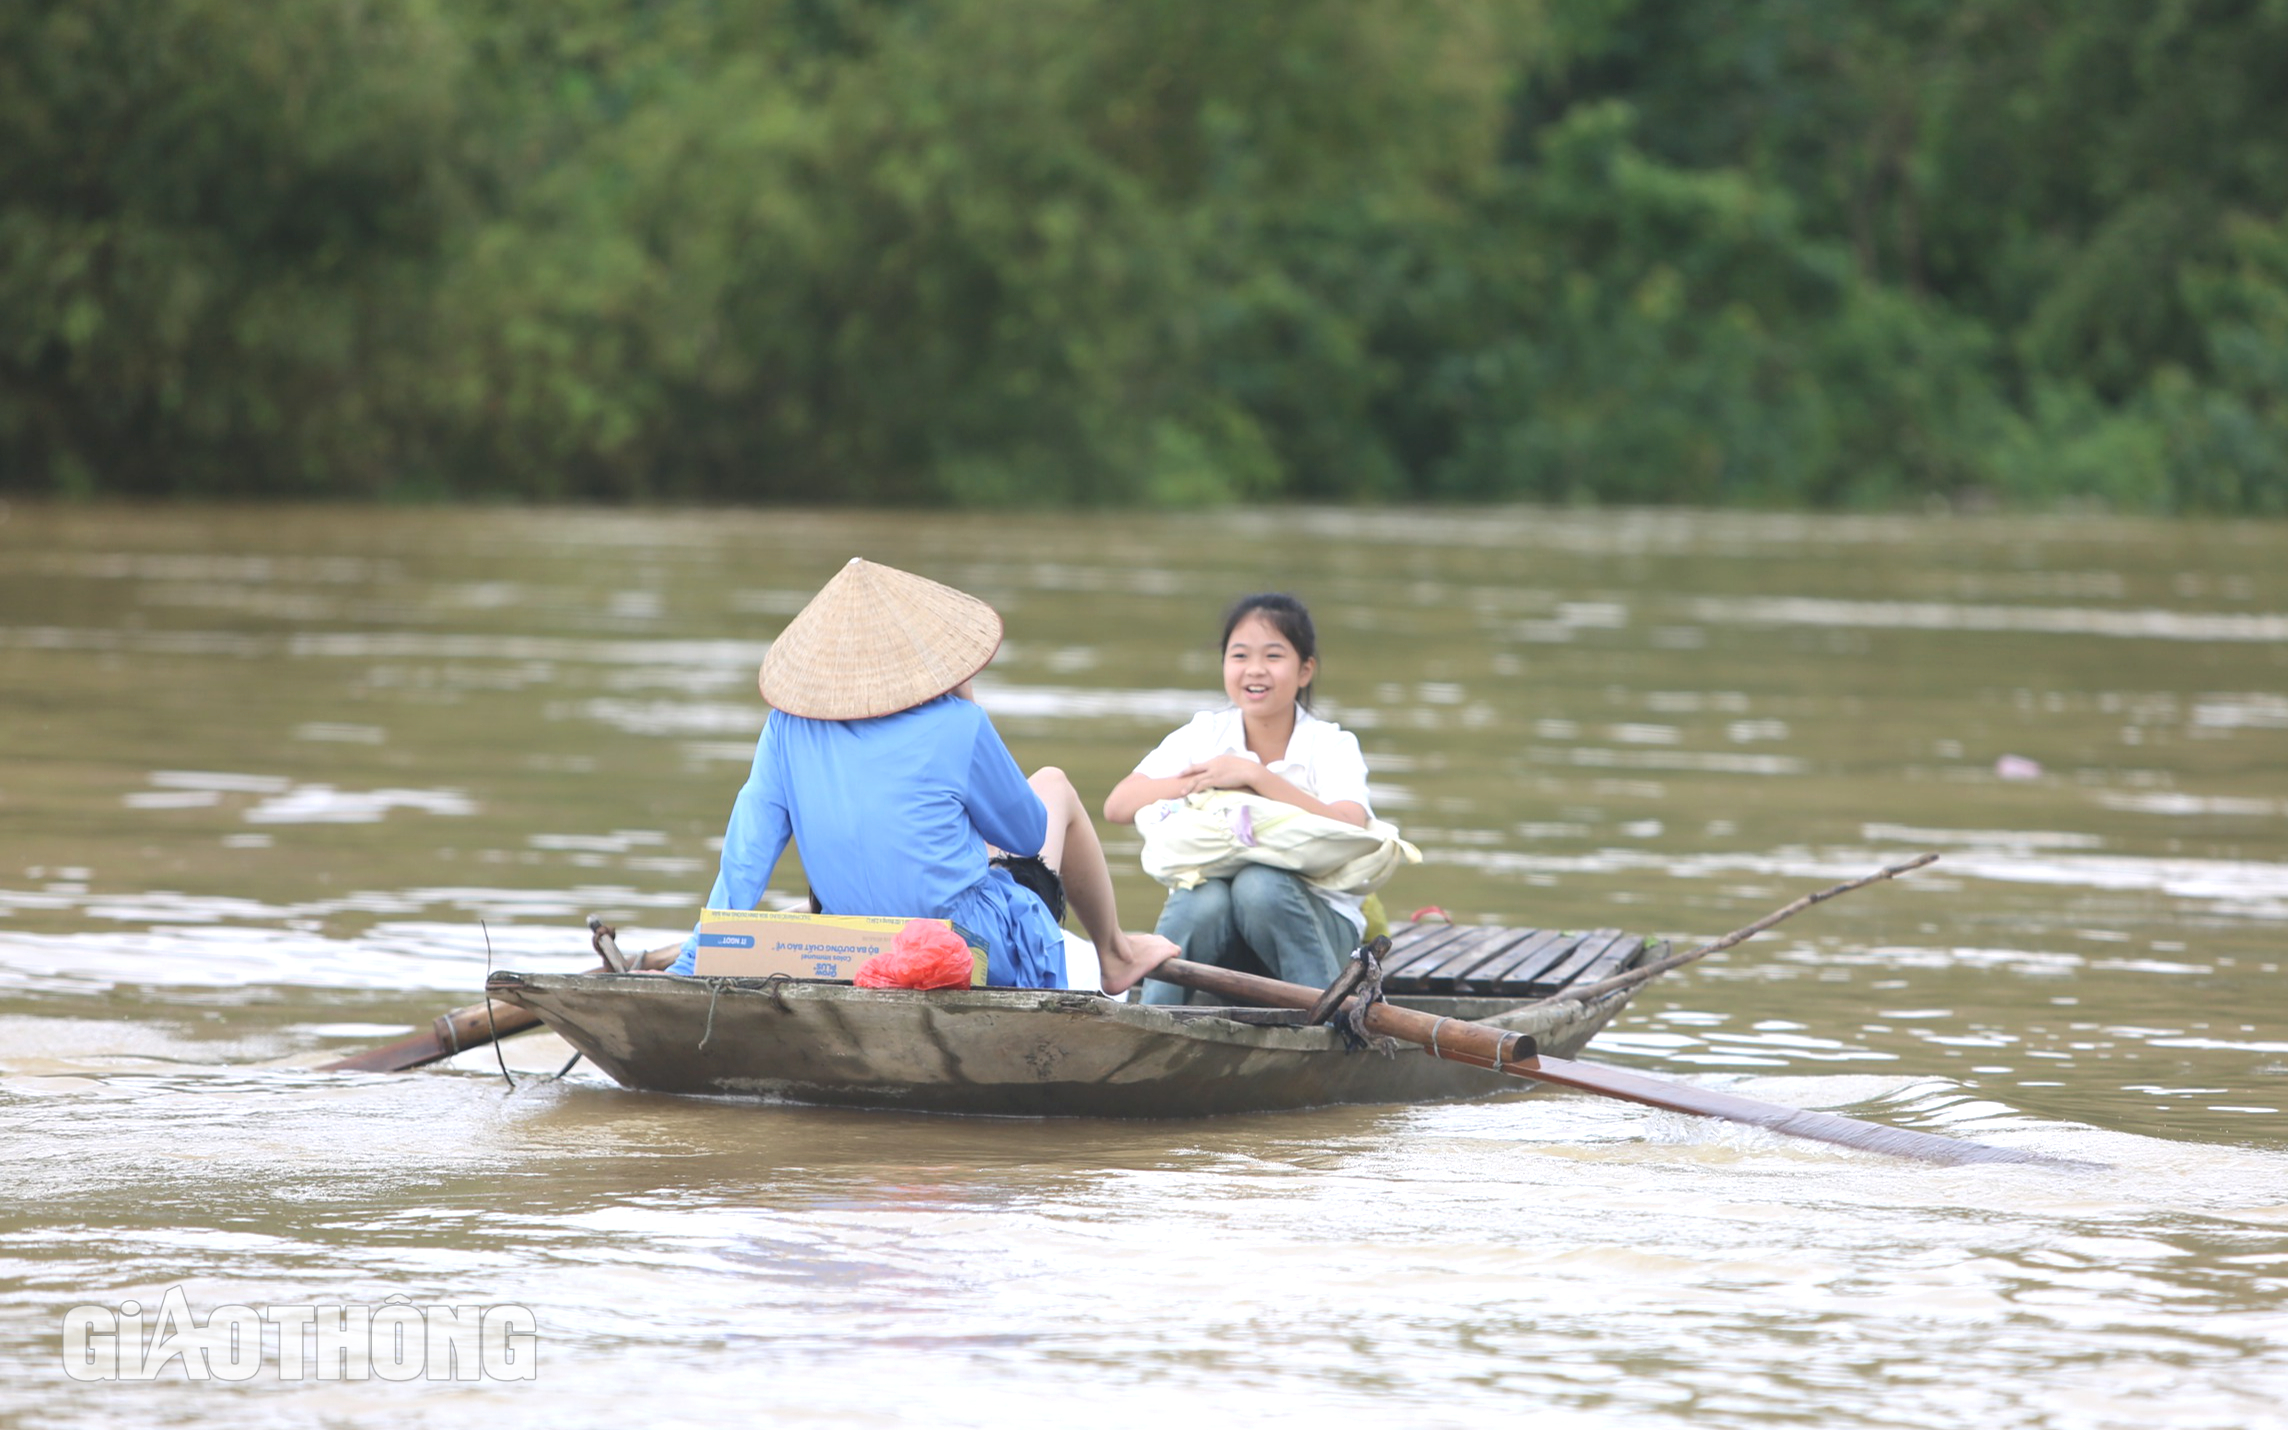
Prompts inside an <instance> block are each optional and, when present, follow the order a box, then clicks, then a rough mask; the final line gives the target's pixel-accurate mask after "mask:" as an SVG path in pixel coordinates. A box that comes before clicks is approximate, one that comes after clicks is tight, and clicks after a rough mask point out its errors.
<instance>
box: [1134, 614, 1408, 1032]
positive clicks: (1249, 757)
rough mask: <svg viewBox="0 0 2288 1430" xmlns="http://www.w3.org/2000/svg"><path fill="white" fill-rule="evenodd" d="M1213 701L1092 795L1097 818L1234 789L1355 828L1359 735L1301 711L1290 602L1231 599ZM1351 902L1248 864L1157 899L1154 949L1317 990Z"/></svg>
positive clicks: (1306, 631)
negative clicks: (1218, 690)
mask: <svg viewBox="0 0 2288 1430" xmlns="http://www.w3.org/2000/svg"><path fill="white" fill-rule="evenodd" d="M1222 650H1223V691H1224V694H1225V695H1226V696H1228V697H1229V698H1230V700H1231V704H1230V705H1229V706H1228V707H1226V708H1224V709H1221V710H1203V711H1201V712H1200V713H1199V714H1197V715H1195V716H1193V717H1192V719H1191V723H1189V724H1187V725H1185V726H1184V727H1183V728H1182V729H1180V730H1177V731H1176V732H1175V733H1173V734H1171V735H1169V736H1168V738H1167V739H1165V740H1162V741H1161V742H1160V745H1159V748H1158V749H1155V750H1154V751H1152V753H1151V754H1149V755H1146V756H1145V757H1144V759H1143V761H1142V762H1141V763H1139V764H1138V765H1137V766H1136V770H1135V772H1134V773H1133V774H1131V775H1129V776H1128V777H1127V778H1126V779H1124V780H1122V781H1121V782H1120V783H1119V784H1118V785H1116V786H1114V787H1113V791H1112V793H1111V794H1110V795H1108V796H1106V797H1105V801H1104V817H1105V818H1106V819H1109V820H1111V821H1112V822H1113V823H1115V824H1133V823H1134V822H1135V820H1136V813H1137V811H1138V810H1140V809H1143V808H1144V807H1145V806H1146V805H1149V804H1151V803H1153V802H1154V801H1156V800H1163V799H1181V798H1183V797H1184V796H1185V795H1188V794H1192V793H1195V792H1197V791H1199V790H1206V789H1228V790H1247V791H1250V792H1252V793H1254V794H1257V795H1261V796H1262V797H1264V798H1266V799H1274V800H1278V801H1279V802H1280V803H1282V804H1290V805H1293V806H1295V807H1296V808H1297V809H1301V810H1306V811H1308V812H1310V813H1312V814H1317V815H1323V816H1325V817H1326V818H1329V819H1339V820H1341V821H1343V822H1344V823H1346V824H1355V825H1358V826H1360V827H1362V828H1363V827H1364V826H1365V825H1366V823H1367V821H1368V820H1369V819H1370V818H1372V816H1373V811H1372V810H1371V809H1370V808H1369V806H1368V804H1367V791H1366V758H1365V757H1364V756H1363V755H1361V754H1360V753H1359V743H1358V737H1357V736H1356V735H1353V734H1351V733H1350V732H1349V731H1347V730H1345V729H1343V727H1342V726H1340V725H1337V724H1335V723H1334V722H1332V721H1329V720H1321V719H1320V718H1319V717H1317V716H1316V715H1313V714H1312V713H1311V682H1312V680H1313V679H1314V678H1315V677H1316V676H1317V675H1318V673H1319V658H1318V655H1319V652H1318V636H1317V634H1316V632H1314V631H1313V630H1312V628H1311V613H1310V612H1309V611H1307V610H1305V609H1304V608H1303V603H1302V602H1301V601H1298V600H1296V599H1295V598H1294V597H1293V596H1289V595H1284V594H1272V593H1267V594H1263V595H1255V596H1244V597H1241V598H1240V600H1239V601H1238V602H1237V603H1236V604H1235V605H1233V606H1232V608H1231V611H1230V613H1229V614H1228V615H1226V616H1225V617H1224V623H1223V645H1222ZM1359 904H1360V900H1359V898H1358V897H1357V896H1355V895H1351V894H1338V893H1333V892H1329V891H1327V890H1323V889H1319V888H1317V887H1315V886H1313V885H1311V884H1309V883H1307V882H1306V881H1304V880H1303V879H1302V878H1301V877H1300V876H1298V875H1296V874H1293V873H1290V872H1288V871H1287V870H1284V869H1274V868H1271V867H1270V866H1268V865H1261V864H1251V865H1249V866H1247V867H1246V868H1244V869H1242V870H1241V871H1240V872H1239V873H1237V874H1235V875H1233V876H1232V877H1230V878H1228V879H1206V880H1203V881H1202V882H1201V883H1200V884H1199V886H1198V887H1196V888H1191V889H1178V890H1175V891H1174V892H1172V893H1170V894H1169V895H1168V906H1167V908H1166V909H1165V910H1163V911H1162V912H1161V914H1160V923H1159V927H1158V928H1157V929H1156V930H1155V932H1157V933H1158V934H1159V935H1160V936H1161V937H1163V938H1167V939H1172V940H1174V941H1175V943H1176V944H1178V945H1179V946H1180V947H1182V949H1183V950H1184V957H1186V958H1188V959H1191V960H1193V961H1194V962H1197V963H1213V964H1219V965H1222V966H1224V967H1227V968H1240V969H1244V970H1246V971H1248V972H1256V971H1262V972H1267V973H1269V974H1270V975H1271V976H1273V977H1275V978H1283V979H1286V980H1287V981H1288V982H1290V983H1304V984H1309V985H1310V986H1311V987H1313V988H1324V987H1326V986H1327V985H1328V984H1329V983H1332V982H1333V981H1334V978H1335V974H1336V973H1337V972H1338V971H1339V970H1340V969H1341V967H1342V962H1343V959H1344V958H1346V957H1347V956H1348V955H1349V953H1350V951H1351V950H1352V949H1354V948H1356V947H1357V946H1358V941H1359V936H1360V934H1361V933H1362V932H1363V931H1364V930H1365V928H1366V918H1365V915H1363V914H1362V913H1360V911H1359ZM1183 998H1184V993H1183V990H1182V989H1180V988H1177V987H1176V986H1174V985H1173V984H1168V983H1161V982H1157V981H1153V982H1148V983H1146V984H1145V985H1144V1001H1145V1002H1147V1003H1180V1002H1182V1001H1183Z"/></svg>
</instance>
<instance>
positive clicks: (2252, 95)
mask: <svg viewBox="0 0 2288 1430" xmlns="http://www.w3.org/2000/svg"><path fill="white" fill-rule="evenodd" d="M0 490H13V491H18V492H31V493H61V494H74V495H79V494H98V493H101V494H123V495H124V494H153V495H157V494H171V495H213V496H279V497H300V496H346V497H360V498H421V497H428V496H453V497H460V496H469V497H482V496H511V497H531V498H553V497H578V498H591V499H593V498H601V499H611V500H628V499H649V498H667V499H692V500H711V501H726V500H728V501H744V500H766V501H767V500H802V501H819V500H826V501H852V502H916V503H965V504H991V503H1006V502H1016V501H1029V502H1053V503H1078V502H1142V503H1156V504H1185V503H1199V502H1213V501H1220V500H1230V499H1269V498H1280V497H1297V498H1312V499H1334V500H1376V499H1393V500H1395V499H1423V498H1430V499H1458V500H1498V499H1507V498H1532V499H1540V500H1561V501H1563V500H1600V501H1684V502H1706V503H1753V504H1822V505H1835V504H1885V503H1894V502H1899V501H1914V500H1922V499H1925V498H1927V497H1929V496H1931V495H1934V494H1935V495H1940V496H1946V497H1956V496H1961V495H1964V494H1970V493H1982V494H1985V495H1987V496H1990V497H1993V498H1996V499H2000V500H2003V501H2011V502H2028V503H2041V502H2050V501H2059V500H2070V499H2090V500H2099V501H2103V502H2106V503H2109V504H2112V505H2115V506H2118V507H2122V508H2131V509H2144V510H2221V511H2250V512H2277V511H2281V510H2283V509H2288V0H2167V3H2160V4H2156V3H2153V0H2075V2H2074V3H2065V0H1953V3H1943V0H1865V3H1860V4H1850V5H1843V4H1834V3H1829V0H1735V3H1731V4H1708V3H1692V0H1538V3H1537V0H1276V3H1274V0H550V3H547V4H541V3H537V0H457V3H450V4H449V3H446V0H14V2H13V3H11V4H9V5H7V6H0Z"/></svg>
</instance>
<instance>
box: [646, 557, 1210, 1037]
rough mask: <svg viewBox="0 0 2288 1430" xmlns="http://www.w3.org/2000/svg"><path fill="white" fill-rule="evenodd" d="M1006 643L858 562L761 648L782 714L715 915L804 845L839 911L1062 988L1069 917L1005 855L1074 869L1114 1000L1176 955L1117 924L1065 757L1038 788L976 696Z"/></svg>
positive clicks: (994, 974) (765, 675)
mask: <svg viewBox="0 0 2288 1430" xmlns="http://www.w3.org/2000/svg"><path fill="white" fill-rule="evenodd" d="M1000 644H1001V618H1000V616H999V615H998V614H996V613H995V612H994V610H993V608H992V607H991V606H988V605H986V604H985V603H984V602H983V601H980V600H977V599H976V598H975V597H972V596H967V595H964V594H963V593H961V592H959V591H956V590H954V589H952V588H951V587H948V586H941V585H939V584H938V583H937V582H935V581H929V580H925V579H924V578H922V577H919V576H915V575H912V574H910V573H908V572H904V571H900V570H898V569H896V568H895V567H890V566H882V565H878V564H875V563H872V562H868V561H864V560H860V559H856V558H853V559H852V560H851V562H850V564H849V565H847V566H845V567H843V568H842V570H841V571H840V572H839V573H838V574H837V575H836V576H835V577H834V579H833V580H831V581H829V582H828V583H827V584H826V586H825V588H824V589H823V590H821V591H820V592H819V593H818V595H817V596H815V597H813V598H812V600H811V602H810V604H809V605H807V606H805V607H803V609H802V612H801V614H799V615H797V616H796V617H795V618H794V620H793V621H792V622H790V623H789V624H788V626H787V628H786V630H785V631H784V632H783V633H781V635H780V636H779V638H778V639H777V640H776V641H774V642H772V644H771V649H770V652H769V654H768V655H766V656H765V657H764V660H763V668H762V673H761V677H760V684H761V687H762V694H763V698H764V699H765V700H766V701H768V702H769V703H770V704H771V706H772V707H773V708H772V710H771V713H770V715H769V717H768V718H767V719H766V720H765V721H764V724H763V733H762V738H761V739H760V740H759V741H757V742H756V745H755V762H754V766H753V768H752V769H751V770H750V771H749V773H748V776H747V782H746V784H745V786H743V787H742V788H741V789H740V791H739V797H738V800H737V802H736V803H735V804H734V805H733V806H732V809H731V821H730V824H729V826H728V827H727V828H726V829H725V830H724V834H723V861H722V867H721V869H720V871H719V872H718V873H717V875H716V878H715V886H714V888H713V889H712V890H711V891H710V892H709V894H708V896H707V905H706V906H707V907H708V908H711V909H749V908H753V907H754V906H755V904H756V902H757V901H758V900H759V899H760V898H761V897H762V894H763V890H764V888H765V886H766V885H767V884H768V883H769V881H770V876H771V871H772V869H773V868H774V867H775V866H776V865H777V863H778V860H779V855H780V854H782V853H783V852H785V849H786V844H787V840H788V839H789V838H790V837H791V838H792V839H793V840H794V842H795V843H796V844H797V845H799V846H800V847H801V850H802V865H803V871H804V873H806V874H807V875H808V876H809V878H810V887H811V892H812V894H813V895H814V896H815V897H816V899H817V900H818V904H819V907H820V908H821V909H823V910H824V911H825V912H827V913H833V914H871V915H886V916H890V917H903V918H943V919H951V920H953V921H954V922H955V923H957V924H959V925H960V926H961V927H962V928H964V929H967V930H969V931H970V932H972V933H974V934H977V935H979V936H981V937H982V938H983V939H984V940H985V942H986V956H987V974H986V977H987V981H988V982H989V983H991V984H993V985H995V986H998V987H1008V988H1062V987H1063V986H1065V976H1064V970H1065V961H1064V934H1063V931H1062V929H1061V928H1060V927H1059V926H1058V920H1057V917H1056V916H1055V915H1054V914H1052V913H1051V912H1050V911H1049V908H1048V906H1047V905H1046V904H1045V903H1043V902H1042V899H1041V897H1040V896H1038V895H1036V894H1034V893H1032V892H1031V891H1029V890H1027V889H1024V888H1022V887H1020V886H1019V885H1018V884H1017V882H1016V881H1015V880H1014V879H1013V878H1012V877H1011V876H1010V874H1009V871H1008V870H1007V869H1006V868H1005V867H1003V866H1001V865H999V864H996V863H994V862H992V858H991V854H992V850H993V849H999V850H1001V851H1003V852H1004V853H1006V854H1011V855H1019V856H1026V855H1031V856H1037V857H1038V858H1039V859H1040V861H1041V862H1042V863H1043V864H1045V865H1047V866H1048V868H1049V869H1050V870H1052V871H1054V872H1055V873H1056V874H1057V875H1058V876H1059V877H1060V878H1061V879H1062V881H1063V884H1064V892H1065V896H1066V898H1067V899H1069V900H1070V902H1071V905H1072V909H1073V912H1074V913H1075V914H1077V915H1078V916H1079V918H1080V921H1081V926H1082V927H1083V928H1084V929H1086V930H1087V932H1088V936H1089V938H1090V939H1092V940H1093V941H1094V942H1095V944H1096V951H1097V960H1098V962H1099V964H1100V965H1101V966H1102V972H1103V986H1104V989H1105V991H1106V992H1110V993H1117V992H1121V991H1123V990H1125V989H1127V988H1129V987H1132V986H1133V985H1134V984H1135V983H1136V982H1137V981H1138V980H1139V979H1141V978H1142V977H1143V976H1144V974H1145V973H1146V972H1147V971H1149V970H1150V969H1152V968H1154V967H1157V966H1158V965H1159V964H1160V963H1161V962H1163V961H1164V960H1166V959H1169V958H1172V957H1174V956H1175V954H1176V946H1175V945H1174V944H1173V943H1170V942H1169V941H1168V940H1167V939H1164V938H1160V937H1158V936H1157V935H1153V934H1138V933H1126V932H1123V931H1122V930H1121V928H1120V926H1119V922H1118V919H1119V914H1118V910H1117V909H1116V907H1115V906H1114V902H1113V893H1112V875H1111V872H1110V871H1109V869H1107V867H1106V865H1105V860H1104V849H1103V846H1102V845H1101V844H1099V843H1098V841H1097V837H1096V828H1095V826H1094V825H1093V824H1092V823H1090V821H1089V817H1088V812H1087V810H1086V808H1085V807H1084V806H1083V805H1082V803H1081V799H1080V795H1079V793H1078V792H1077V791H1075V790H1074V789H1073V786H1072V781H1070V780H1069V779H1067V778H1066V777H1065V774H1064V772H1063V771H1062V770H1058V769H1053V768H1045V769H1041V770H1038V771H1035V772H1034V774H1033V775H1032V776H1031V778H1029V779H1028V778H1027V777H1026V776H1025V775H1024V774H1023V773H1022V772H1021V771H1020V770H1019V769H1018V767H1017V761H1016V760H1015V758H1014V757H1012V756H1011V755H1010V753H1009V747H1008V746H1007V745H1005V744H1003V743H1002V742H1001V736H1000V734H999V732H997V731H996V730H994V728H993V723H992V721H990V720H989V719H987V718H986V715H985V712H984V710H983V709H981V708H979V707H978V706H977V705H976V704H975V703H974V702H973V701H972V700H971V699H970V692H969V679H970V677H971V676H973V675H975V674H976V673H977V672H978V671H980V670H982V669H984V667H985V664H986V662H987V661H989V660H991V659H992V658H993V652H994V651H995V650H996V649H998V648H999V646H1000ZM988 846H990V848H989V847H988ZM697 947H698V935H697V931H696V930H694V932H693V934H692V936H691V937H689V938H686V939H685V940H684V943H683V953H682V956H681V957H680V958H678V959H677V960H676V962H675V965H674V966H673V967H672V968H671V969H669V972H671V973H689V972H691V970H692V963H693V959H694V957H695V955H696V951H697Z"/></svg>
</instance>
